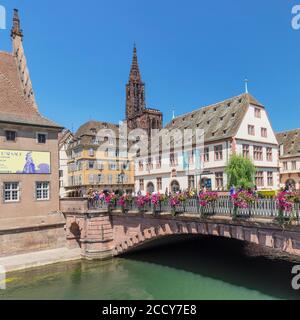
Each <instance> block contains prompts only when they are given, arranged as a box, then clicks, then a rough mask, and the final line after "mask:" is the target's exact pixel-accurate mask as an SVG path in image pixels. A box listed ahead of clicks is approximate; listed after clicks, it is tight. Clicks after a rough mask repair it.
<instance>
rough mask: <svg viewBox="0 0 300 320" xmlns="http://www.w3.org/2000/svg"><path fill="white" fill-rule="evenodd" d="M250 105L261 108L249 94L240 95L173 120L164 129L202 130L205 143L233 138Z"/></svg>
mask: <svg viewBox="0 0 300 320" xmlns="http://www.w3.org/2000/svg"><path fill="white" fill-rule="evenodd" d="M250 104H253V105H257V106H260V107H263V105H262V104H261V103H260V102H258V101H257V100H256V99H255V98H254V97H252V96H251V95H250V94H247V93H245V94H242V95H239V96H236V97H233V98H230V99H227V100H224V101H221V102H218V103H215V104H212V105H209V106H204V107H201V108H199V109H196V110H194V111H192V112H190V113H187V114H184V115H181V116H178V117H176V118H175V119H173V120H172V121H171V122H170V123H168V124H167V125H166V127H165V128H166V129H169V130H172V129H180V130H183V129H195V128H199V129H203V130H204V139H205V142H209V141H214V140H220V139H228V138H231V137H234V136H235V135H236V133H237V131H238V129H239V127H240V124H241V122H242V120H243V118H244V116H245V114H246V112H247V110H248V107H249V105H250Z"/></svg>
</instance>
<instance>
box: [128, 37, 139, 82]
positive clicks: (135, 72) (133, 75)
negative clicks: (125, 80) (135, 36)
mask: <svg viewBox="0 0 300 320" xmlns="http://www.w3.org/2000/svg"><path fill="white" fill-rule="evenodd" d="M129 79H132V80H140V79H141V74H140V69H139V64H138V58H137V51H136V45H135V43H134V45H133V55H132V63H131V69H130V75H129Z"/></svg>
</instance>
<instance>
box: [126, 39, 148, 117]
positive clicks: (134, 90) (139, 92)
mask: <svg viewBox="0 0 300 320" xmlns="http://www.w3.org/2000/svg"><path fill="white" fill-rule="evenodd" d="M144 109H145V84H144V83H143V82H142V78H141V74H140V69H139V64H138V59H137V52H136V46H135V44H134V47H133V56H132V63H131V68H130V74H129V81H128V83H127V85H126V119H127V120H128V119H132V118H134V117H136V116H137V115H138V114H141V113H142V112H143V110H144Z"/></svg>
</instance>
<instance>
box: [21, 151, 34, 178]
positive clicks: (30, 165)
mask: <svg viewBox="0 0 300 320" xmlns="http://www.w3.org/2000/svg"><path fill="white" fill-rule="evenodd" d="M23 173H36V172H35V164H34V162H33V159H32V155H31V152H28V153H27V154H26V163H25V166H24V169H23Z"/></svg>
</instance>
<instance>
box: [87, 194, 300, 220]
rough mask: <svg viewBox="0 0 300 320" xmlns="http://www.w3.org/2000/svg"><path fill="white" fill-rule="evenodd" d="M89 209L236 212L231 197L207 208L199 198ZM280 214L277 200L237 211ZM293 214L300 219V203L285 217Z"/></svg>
mask: <svg viewBox="0 0 300 320" xmlns="http://www.w3.org/2000/svg"><path fill="white" fill-rule="evenodd" d="M88 208H89V209H90V210H96V209H103V210H109V211H114V210H119V211H123V212H125V213H126V212H128V211H135V212H145V213H147V212H148V213H155V214H160V213H165V212H173V213H175V214H183V213H190V214H199V215H203V216H212V215H218V216H232V215H233V212H234V204H233V201H232V199H231V198H230V197H229V196H221V197H219V198H218V199H217V200H216V201H214V202H213V203H210V204H208V205H207V206H200V203H199V199H198V198H197V197H192V198H188V199H186V200H185V201H182V202H180V204H179V205H177V206H175V207H171V205H170V203H169V201H168V200H166V201H162V202H159V204H157V205H154V204H153V203H151V201H149V202H147V203H146V204H145V206H143V207H139V206H138V204H137V202H136V199H135V198H133V200H132V201H131V202H130V203H126V205H125V206H120V205H119V204H118V202H117V201H115V202H112V203H109V204H107V203H106V202H105V201H103V200H93V199H88ZM279 214H280V212H279V209H278V206H277V202H276V199H258V200H257V201H255V202H254V203H253V204H251V205H249V207H248V208H238V209H237V210H236V216H238V217H241V218H250V217H257V218H270V219H273V218H276V217H278V216H279ZM291 214H292V215H293V217H294V218H295V219H297V220H299V218H300V203H294V204H293V210H292V211H291V213H290V212H285V213H283V215H284V216H285V217H290V216H291Z"/></svg>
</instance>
